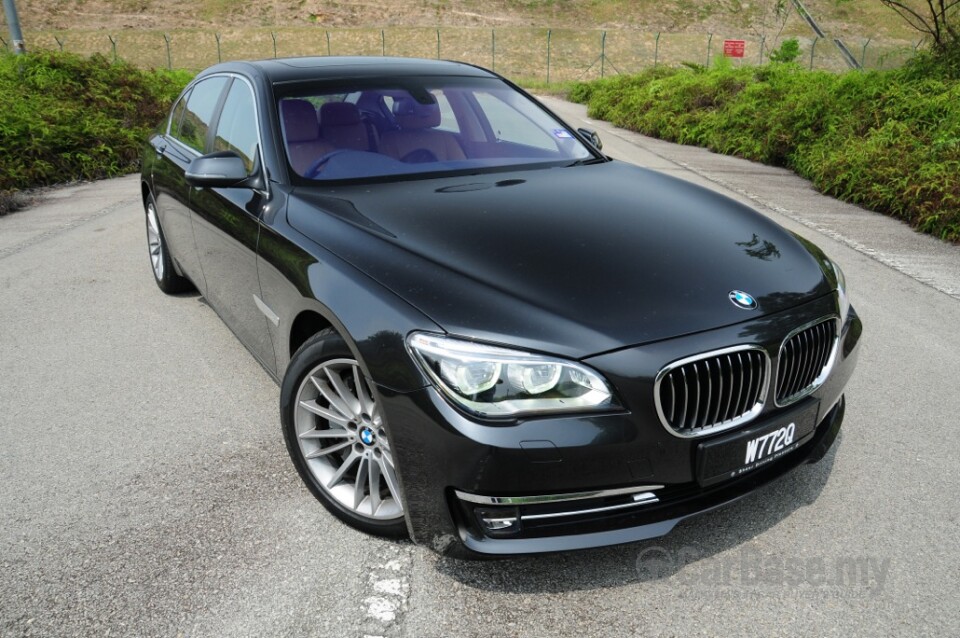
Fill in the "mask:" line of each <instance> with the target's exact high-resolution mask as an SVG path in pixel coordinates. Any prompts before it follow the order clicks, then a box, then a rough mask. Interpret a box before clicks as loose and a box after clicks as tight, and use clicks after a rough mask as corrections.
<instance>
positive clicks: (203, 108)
mask: <svg viewBox="0 0 960 638" xmlns="http://www.w3.org/2000/svg"><path fill="white" fill-rule="evenodd" d="M228 79H229V78H226V77H222V76H218V77H212V78H209V79H207V80H202V81H200V82H199V83H197V85H196V86H194V87H193V90H192V91H190V96H189V98H188V99H187V107H186V110H185V111H184V113H183V119H182V120H181V121H180V131H179V133H178V134H177V136H176V137H177V139H179V140H180V141H181V142H183V143H184V144H186V145H187V146H189V147H190V148H192V149H193V150H195V151H197V152H198V153H203V151H204V148H205V147H206V143H207V132H208V131H209V130H210V121H211V120H212V119H213V112H214V111H215V110H216V108H217V102H219V101H220V94H221V93H223V87H224V86H226V84H227V81H228Z"/></svg>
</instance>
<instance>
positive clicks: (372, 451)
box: [280, 330, 407, 537]
mask: <svg viewBox="0 0 960 638" xmlns="http://www.w3.org/2000/svg"><path fill="white" fill-rule="evenodd" d="M280 410H281V420H282V422H283V433H284V438H285V440H286V443H287V450H288V451H289V452H290V457H291V459H292V460H293V464H294V465H295V466H296V468H297V471H299V472H300V476H301V478H303V480H304V482H305V483H306V484H307V486H308V487H309V488H310V491H311V492H313V495H314V496H316V498H317V499H318V500H319V501H320V502H321V503H323V505H324V507H326V508H327V509H328V510H329V511H330V512H332V513H333V514H334V515H336V516H337V517H339V518H340V519H341V520H343V521H344V522H346V523H347V524H349V525H351V526H352V527H355V528H357V529H360V530H362V531H365V532H368V533H372V534H377V535H380V536H394V537H397V536H404V535H406V533H407V528H406V523H405V521H404V518H403V497H402V495H401V493H400V485H399V483H398V481H397V471H396V464H395V460H394V458H393V451H392V450H391V449H390V442H389V440H388V439H387V430H386V428H387V426H386V423H385V422H384V420H383V415H382V414H381V412H380V407H379V405H378V404H377V400H376V398H375V395H374V394H373V392H372V391H371V389H370V384H369V382H368V381H367V380H366V378H365V377H364V375H363V371H362V370H361V368H360V365H359V363H358V362H357V360H356V358H355V357H354V356H353V354H352V353H351V352H350V349H349V348H347V345H346V343H345V342H344V341H343V339H342V338H341V337H340V336H339V335H337V334H336V333H335V332H334V331H332V330H325V331H323V332H321V333H319V334H317V335H314V336H313V337H311V338H310V339H308V340H307V342H306V343H305V344H304V345H303V346H302V347H301V348H300V349H299V350H298V351H297V352H296V354H294V355H293V358H292V360H291V361H290V366H289V367H288V369H287V373H286V375H285V377H284V380H283V384H282V386H281V393H280Z"/></svg>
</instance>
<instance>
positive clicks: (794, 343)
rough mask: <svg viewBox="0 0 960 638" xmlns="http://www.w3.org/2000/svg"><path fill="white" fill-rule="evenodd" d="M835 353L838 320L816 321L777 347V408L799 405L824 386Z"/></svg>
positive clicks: (800, 329)
mask: <svg viewBox="0 0 960 638" xmlns="http://www.w3.org/2000/svg"><path fill="white" fill-rule="evenodd" d="M836 351H837V320H836V319H835V318H833V317H828V318H826V319H819V320H817V321H816V322H814V323H813V324H808V325H806V326H803V327H801V328H799V329H797V330H795V331H794V332H793V333H791V334H790V335H789V336H788V337H787V338H786V339H784V341H783V344H782V345H781V346H780V356H779V358H778V359H779V362H778V364H777V394H776V403H777V405H778V406H785V405H789V404H791V403H794V402H795V401H799V400H800V399H802V398H803V397H805V396H807V395H808V394H810V393H811V392H814V391H815V390H816V389H817V388H819V387H820V386H821V385H823V382H824V381H826V379H827V376H828V375H829V374H830V368H831V367H832V366H833V360H834V358H835V357H836Z"/></svg>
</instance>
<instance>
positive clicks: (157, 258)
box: [146, 195, 193, 294]
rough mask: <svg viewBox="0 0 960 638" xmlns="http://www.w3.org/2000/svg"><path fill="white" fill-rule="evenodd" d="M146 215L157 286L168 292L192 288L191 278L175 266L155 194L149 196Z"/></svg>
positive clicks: (149, 247)
mask: <svg viewBox="0 0 960 638" xmlns="http://www.w3.org/2000/svg"><path fill="white" fill-rule="evenodd" d="M146 217H147V250H149V252H150V268H151V269H152V270H153V278H154V279H155V280H156V282H157V286H159V288H160V290H162V291H163V292H165V293H167V294H173V293H177V292H184V291H186V290H190V289H191V288H192V287H193V284H191V283H190V280H189V279H187V278H186V277H181V276H180V275H178V274H177V271H176V270H174V268H173V259H172V258H171V257H170V251H169V250H168V249H167V242H166V239H165V238H164V236H163V230H162V229H161V228H160V217H159V216H158V215H157V204H156V202H155V201H153V195H149V196H148V197H147V205H146Z"/></svg>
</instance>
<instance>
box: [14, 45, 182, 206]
mask: <svg viewBox="0 0 960 638" xmlns="http://www.w3.org/2000/svg"><path fill="white" fill-rule="evenodd" d="M190 77H191V74H190V73H187V72H183V71H142V70H140V69H137V68H135V67H133V66H131V65H129V64H125V63H114V62H111V61H110V60H108V59H107V58H105V57H103V56H94V57H91V58H81V57H80V56H76V55H72V54H65V53H51V52H41V53H31V54H28V55H23V56H13V55H10V54H0V166H2V167H3V170H2V171H0V214H3V213H6V212H9V211H10V210H13V209H15V208H16V207H17V202H18V201H19V198H18V197H16V196H15V195H14V193H15V192H16V191H18V190H21V189H25V188H32V187H37V186H44V185H47V184H55V183H62V182H68V181H74V180H80V179H97V178H102V177H112V176H116V175H122V174H125V173H129V172H132V171H134V170H136V169H137V168H138V167H139V159H140V153H141V152H142V149H143V143H144V140H145V139H146V137H147V135H148V133H149V131H150V130H152V129H153V127H155V126H156V125H157V123H158V122H160V120H162V119H163V116H164V115H165V114H166V112H167V110H168V109H169V107H170V103H171V102H172V100H173V98H175V97H176V96H177V94H178V93H179V92H180V90H181V89H182V88H183V86H184V85H185V84H186V82H187V81H189V78H190Z"/></svg>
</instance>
